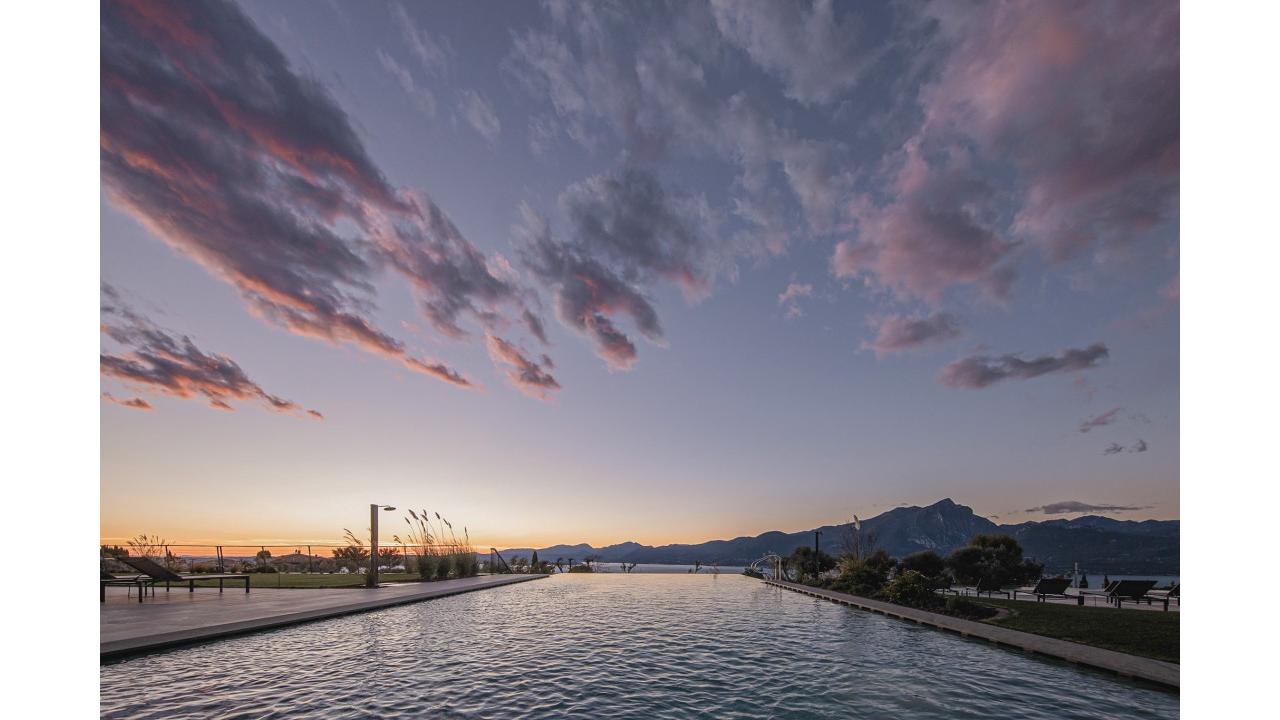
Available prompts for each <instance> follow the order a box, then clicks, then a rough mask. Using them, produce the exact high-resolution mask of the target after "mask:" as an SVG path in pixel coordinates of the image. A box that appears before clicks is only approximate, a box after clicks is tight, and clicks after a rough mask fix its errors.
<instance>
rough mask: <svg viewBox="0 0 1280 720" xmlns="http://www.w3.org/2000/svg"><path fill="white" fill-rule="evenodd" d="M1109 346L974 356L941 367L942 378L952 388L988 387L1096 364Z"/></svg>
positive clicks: (1100, 360) (939, 377)
mask: <svg viewBox="0 0 1280 720" xmlns="http://www.w3.org/2000/svg"><path fill="white" fill-rule="evenodd" d="M1107 355H1108V351H1107V346H1106V345H1103V344H1102V343H1095V344H1093V345H1090V346H1089V347H1086V348H1078V349H1077V348H1072V349H1068V350H1063V351H1062V352H1060V353H1058V354H1057V355H1043V356H1040V357H1036V358H1031V359H1030V360H1025V359H1023V358H1021V357H1019V356H1017V355H1001V356H999V357H991V356H988V355H973V356H970V357H967V358H962V359H960V360H956V361H955V362H953V363H951V364H949V365H947V366H946V367H944V368H942V372H941V373H940V374H939V376H938V379H939V381H940V382H941V383H942V384H943V385H945V386H947V387H951V388H969V389H979V388H985V387H988V386H990V385H993V384H995V383H998V382H1001V381H1003V380H1010V379H1014V380H1029V379H1031V378H1036V377H1040V376H1041V375H1047V374H1049V373H1061V372H1076V371H1080V370H1086V369H1088V368H1092V367H1096V366H1097V365H1098V364H1099V363H1100V362H1102V361H1103V360H1105V359H1106V358H1107Z"/></svg>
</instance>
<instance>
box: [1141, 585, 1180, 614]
mask: <svg viewBox="0 0 1280 720" xmlns="http://www.w3.org/2000/svg"><path fill="white" fill-rule="evenodd" d="M1181 594H1182V586H1181V585H1174V586H1173V587H1171V588H1169V589H1168V590H1152V591H1151V592H1149V593H1147V596H1148V597H1151V598H1153V599H1155V600H1163V601H1164V605H1165V609H1168V607H1169V601H1170V600H1172V601H1174V602H1176V603H1178V604H1179V605H1181V604H1182V601H1181V600H1180V599H1179V596H1180V595H1181Z"/></svg>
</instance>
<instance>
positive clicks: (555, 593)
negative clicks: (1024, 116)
mask: <svg viewBox="0 0 1280 720" xmlns="http://www.w3.org/2000/svg"><path fill="white" fill-rule="evenodd" d="M297 592H307V591H305V590H299V591H297ZM100 679H101V697H102V715H103V716H104V717H119V718H130V719H131V720H139V719H140V718H171V717H177V716H182V717H219V718H259V717H272V718H303V717H321V716H323V717H326V718H369V717H378V718H415V717H441V718H454V717H457V718H489V717H495V718H564V717H574V718H618V719H623V720H627V719H631V718H635V719H636V720H640V719H642V718H644V719H648V718H758V717H771V718H824V717H831V718H836V717H840V718H880V717H915V718H940V719H941V718H945V719H946V720H955V719H957V718H983V719H984V720H985V719H989V718H992V717H999V718H1001V719H1002V720H1006V719H1008V718H1044V719H1045V720H1064V719H1067V718H1109V717H1116V716H1117V715H1123V716H1125V717H1127V718H1160V719H1161V720H1169V719H1170V718H1176V717H1177V716H1178V695H1177V694H1176V693H1173V692H1168V691H1165V690H1161V689H1158V688H1154V687H1150V686H1146V685H1142V684H1138V683H1135V682H1132V681H1128V680H1124V679H1122V678H1119V677H1115V676H1112V675H1109V674H1106V673H1102V672H1097V671H1092V670H1088V669H1084V668H1080V667H1077V666H1073V665H1070V664H1067V663H1064V662H1059V661H1054V660H1050V659H1046V658H1042V657H1038V656H1032V655H1027V654H1024V653H1021V652H1011V651H1009V650H1004V649H1000V648H997V647H994V646H991V645H989V644H987V643H985V642H980V641H971V640H966V639H963V638H960V637H958V636H954V635H950V634H946V633H943V632H939V631H936V630H931V629H929V628H925V627H921V626H917V625H914V624H910V623H906V622H902V621H899V620H894V619H891V618H887V617H883V616H880V615H874V614H870V613H866V612H862V611H859V610H855V609H851V608H848V607H845V606H842V605H836V604H834V603H829V602H825V601H821V600H817V599H814V598H810V597H806V596H803V595H799V594H797V593H793V592H788V591H785V590H780V589H777V588H771V587H769V586H767V585H765V584H764V583H761V582H759V581H756V580H752V579H750V578H746V577H743V576H740V575H734V574H729V573H721V574H720V575H704V574H701V573H699V574H696V575H695V574H689V573H660V574H645V575H641V574H623V573H607V574H586V573H583V574H572V575H570V574H565V575H555V576H552V577H549V578H547V579H545V580H537V581H534V582H530V583H521V584H518V585H512V586H508V587H502V588H497V589H492V590H485V591H480V592H474V593H468V594H465V595H457V596H454V597H450V598H444V599H440V600H434V601H430V602H423V603H417V604H414V605H406V606H401V607H397V608H391V609H387V610H381V611H377V612H372V613H365V614H361V615H352V616H349V617H344V618H336V619H332V620H326V621H322V622H316V623H311V624H307V625H299V626H295V627H291V628H284V629H280V630H276V631H271V632H265V633H259V634H255V635H248V636H244V637H239V638H232V639H227V640H222V641H218V642H213V643H209V644H205V645H197V646H193V647H187V648H181V649H176V650H172V651H169V652H164V653H159V654H154V655H148V656H143V657H138V658H133V659H129V660H125V661H121V662H117V663H114V664H106V665H103V666H102V668H101V671H100Z"/></svg>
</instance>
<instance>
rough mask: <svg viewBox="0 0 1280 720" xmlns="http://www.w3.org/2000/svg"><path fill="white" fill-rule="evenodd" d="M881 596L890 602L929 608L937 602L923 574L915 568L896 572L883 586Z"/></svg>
mask: <svg viewBox="0 0 1280 720" xmlns="http://www.w3.org/2000/svg"><path fill="white" fill-rule="evenodd" d="M881 596H882V597H884V599H885V600H888V601H889V602H891V603H897V604H898V605H906V606H907V607H913V608H930V607H934V606H936V605H937V604H938V596H937V595H935V594H934V592H933V587H932V585H931V584H930V582H929V580H928V579H927V578H925V576H924V575H921V574H920V573H918V572H916V571H915V570H907V571H906V572H901V573H898V576H897V577H895V578H894V579H893V581H892V582H890V583H889V584H888V585H885V586H884V590H883V591H882V592H881Z"/></svg>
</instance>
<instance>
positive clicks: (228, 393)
mask: <svg viewBox="0 0 1280 720" xmlns="http://www.w3.org/2000/svg"><path fill="white" fill-rule="evenodd" d="M964 8H965V9H963V10H962V9H961V6H957V5H952V4H928V3H924V4H915V3H902V4H898V3H895V4H886V5H883V6H874V5H871V6H869V5H866V4H861V3H859V4H849V3H836V4H834V5H832V4H828V3H816V4H808V3H799V4H794V5H792V4H785V3H770V4H754V3H731V4H718V3H710V4H703V3H675V4H671V5H662V4H655V5H652V6H646V7H645V8H643V11H641V10H639V9H637V8H636V7H635V6H631V5H621V6H613V5H607V4H592V5H561V4H558V3H549V4H541V5H539V4H534V3H465V4H464V3H458V4H436V3H433V4H405V5H396V4H390V5H385V6H384V5H373V4H370V5H364V4H355V3H333V4H317V3H301V2H280V3H241V4H238V5H236V4H228V5H222V4H217V3H211V4H208V5H207V6H202V7H200V8H199V9H192V8H187V10H186V11H184V12H178V11H175V10H173V9H172V8H164V7H160V6H147V5H146V4H144V5H143V6H141V8H135V7H131V6H129V5H128V4H123V3H121V4H117V3H108V4H107V5H104V6H103V10H102V13H103V33H104V41H103V65H104V70H103V77H104V79H103V88H104V99H103V143H102V152H103V200H102V279H103V281H104V283H106V284H107V285H108V287H109V289H108V290H106V291H104V316H103V317H104V319H103V322H104V326H105V327H106V328H108V330H110V331H109V332H104V336H103V356H104V361H103V392H104V393H108V394H109V395H110V398H111V399H114V400H116V401H117V402H104V403H103V405H102V414H103V415H102V420H103V422H102V448H103V450H102V461H103V463H102V468H103V477H102V483H103V504H102V523H103V528H102V532H103V535H104V537H108V538H121V537H126V536H129V535H133V534H136V533H138V532H157V533H161V534H163V535H165V536H167V537H168V538H169V539H170V540H172V541H181V540H214V539H217V540H230V539H246V540H248V539H256V540H269V539H281V540H291V539H316V540H320V539H332V538H335V537H336V536H337V535H338V534H340V532H341V528H342V527H348V526H358V525H359V524H360V523H362V522H363V511H362V510H361V508H362V507H363V506H364V505H365V504H367V503H368V502H371V501H379V502H389V503H393V504H397V505H412V506H414V507H420V506H426V507H428V508H430V509H433V510H440V511H441V512H443V513H445V514H447V515H449V516H450V517H451V518H455V519H459V518H460V519H462V521H463V522H465V523H466V524H468V525H469V526H470V527H471V529H472V535H473V536H475V537H479V538H481V539H482V540H483V541H485V542H492V543H494V544H499V545H522V544H533V543H540V542H553V541H556V542H558V541H564V542H578V541H589V542H593V543H596V544H604V543H608V542H617V541H622V540H638V541H641V542H649V543H662V542H683V541H698V540H705V539H711V538H716V537H732V536H735V535H740V534H754V533H757V532H760V531H763V530H767V529H788V530H794V529H801V528H807V527H812V526H816V525H819V524H824V523H829V522H834V521H840V520H847V519H848V517H849V516H850V515H851V514H852V513H855V512H856V513H858V514H860V515H862V516H864V517H865V516H869V515H873V514H876V513H877V512H880V511H883V510H886V509H888V508H890V507H893V506H894V505H897V504H900V503H907V504H927V503H930V502H933V501H935V500H937V499H940V498H942V497H948V496H949V497H952V498H954V499H955V500H956V501H957V502H961V503H965V504H969V505H972V506H973V507H974V508H975V510H977V511H978V512H979V513H982V514H985V515H988V516H996V515H998V516H1000V520H1001V521H1010V522H1016V521H1021V520H1026V519H1042V518H1044V517H1049V516H1055V517H1056V516H1060V515H1046V514H1045V513H1043V512H1039V511H1034V512H1028V510H1029V509H1031V508H1042V507H1044V506H1045V505H1047V504H1050V503H1055V502H1061V501H1075V502H1077V503H1081V504H1084V505H1092V506H1096V507H1099V508H1113V509H1112V510H1109V511H1108V510H1102V512H1105V513H1107V514H1113V515H1115V516H1117V517H1130V518H1139V519H1140V518H1146V517H1157V518H1176V517H1178V515H1179V506H1178V457H1179V456H1178V422H1179V415H1178V373H1179V366H1178V339H1179V335H1178V307H1177V288H1178V251H1177V250H1178V117H1177V109H1178V95H1177V92H1178V90H1177V84H1178V16H1177V8H1176V6H1171V5H1170V4H1168V3H1142V2H1137V3H1079V4H1072V5H1070V6H1067V5H1049V4H1042V3H1029V4H1017V3H1013V4H1005V5H994V4H982V3H979V4H975V5H973V6H964ZM246 58H247V60H246ZM139 67H145V68H148V71H147V72H146V73H144V72H140V71H138V68H139ZM176 68H180V69H181V71H178V70H175V69H176ZM161 90H163V92H162V91H161ZM175 98H185V100H181V101H179V100H176V99H175ZM206 102H207V105H205V103H206ZM137 128H145V129H146V131H145V132H136V131H135V129H137ZM168 133H172V135H170V134H168ZM193 138H194V140H193ZM209 149H213V150H216V152H211V153H208V154H207V155H206V153H205V152H203V150H209ZM335 158H336V159H335ZM295 182H296V183H297V185H294V184H292V183H295ZM295 187H302V188H303V189H302V190H296V189H295ZM193 188H197V189H199V191H200V192H199V193H194V192H192V189H193ZM317 198H321V199H319V200H318V199H317ZM335 198H336V199H335ZM406 198H413V200H412V202H410V201H409V200H406ZM258 199H261V200H262V201H263V202H262V205H259V204H258V202H257V200H258ZM442 217H447V218H448V221H450V222H451V223H452V225H451V226H448V225H447V224H441V222H440V221H439V218H442ZM264 218H275V219H278V218H293V219H301V220H299V222H298V225H297V228H295V229H294V230H291V231H289V232H285V231H284V230H281V229H280V228H282V227H284V225H282V224H272V223H271V222H265V221H264ZM211 219H214V220H217V223H216V225H215V224H213V222H214V220H211ZM222 219H227V221H226V223H225V224H224V223H223V222H222ZM299 228H300V229H299ZM788 288H791V292H790V294H787V292H788ZM784 295H785V297H780V296H784ZM317 298H320V299H319V300H317ZM312 301H315V304H311V303H312ZM290 312H297V313H298V315H296V316H290V315H289V314H288V313H290ZM526 312H528V313H529V314H531V315H533V316H534V317H536V318H538V319H539V320H540V325H541V326H542V327H544V328H545V336H546V338H545V340H546V342H543V341H542V339H540V338H539V337H538V333H537V332H536V331H535V329H534V326H533V325H530V324H529V323H528V322H526V321H525V320H524V319H523V318H524V316H525V313H526ZM290 317H294V319H295V321H294V322H292V323H291V322H290V321H289V318H290ZM352 318H359V319H360V321H361V323H362V324H361V325H360V328H364V329H362V330H359V331H356V330H352V328H353V327H355V326H353V325H351V324H349V321H350V320H351V319H352ZM304 325H305V327H304ZM368 328H373V329H374V331H368ZM464 333H465V334H464ZM183 337H185V338H187V339H189V340H190V344H189V345H188V344H185V343H182V342H180V339H181V338H183ZM388 338H389V340H388ZM169 341H173V344H166V343H167V342H169ZM175 348H177V349H175ZM196 353H198V354H196ZM211 358H212V359H211ZM548 360H550V362H548ZM413 362H418V363H419V364H418V365H416V366H415V365H412V364H411V363H413ZM227 363H230V365H228V364H227ZM231 366H234V370H232V369H231ZM424 367H425V368H427V369H423V368H424ZM415 368H417V369H415ZM442 379H443V380H444V381H441V380H442ZM134 398H136V399H138V400H140V401H142V402H141V403H135V405H138V404H145V405H146V406H147V408H146V409H144V408H139V407H136V406H134V407H131V406H125V405H122V404H120V403H122V402H128V401H130V400H132V399H134ZM211 404H212V405H219V406H221V405H225V406H229V407H230V408H232V411H230V412H228V411H227V410H226V408H222V407H210V405H211ZM311 409H314V410H316V411H318V412H319V413H320V414H322V415H323V420H318V419H316V418H315V417H313V416H309V415H308V414H307V413H306V411H307V410H311ZM1091 419H1094V420H1095V422H1094V423H1093V424H1092V426H1090V427H1088V430H1087V431H1086V432H1082V429H1084V428H1085V425H1084V423H1086V421H1089V420H1091ZM1117 448H1118V451H1117ZM1124 508H1131V509H1124ZM173 518H182V521H180V522H179V521H175V520H173Z"/></svg>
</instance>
